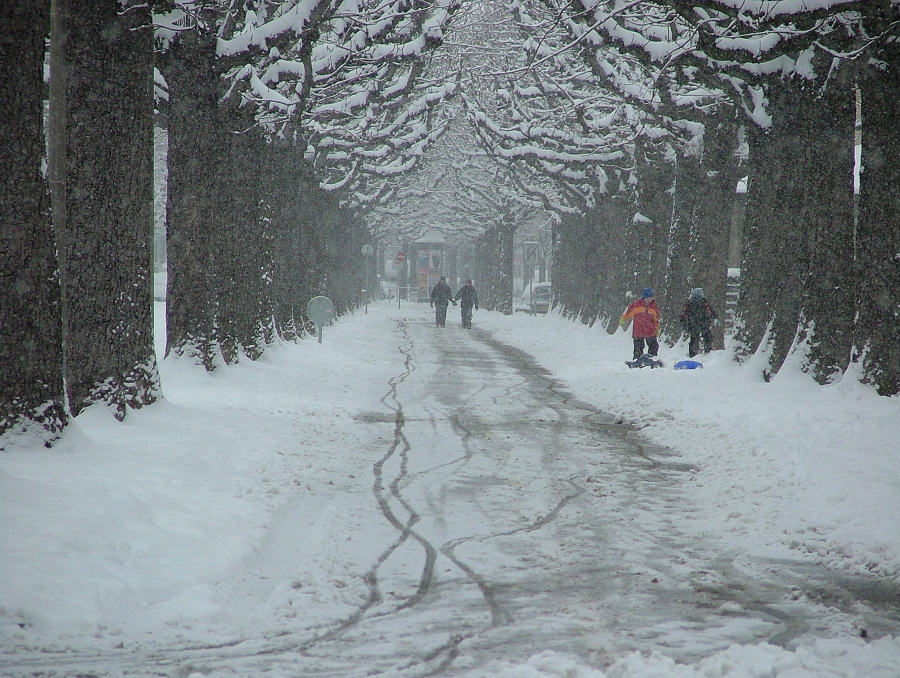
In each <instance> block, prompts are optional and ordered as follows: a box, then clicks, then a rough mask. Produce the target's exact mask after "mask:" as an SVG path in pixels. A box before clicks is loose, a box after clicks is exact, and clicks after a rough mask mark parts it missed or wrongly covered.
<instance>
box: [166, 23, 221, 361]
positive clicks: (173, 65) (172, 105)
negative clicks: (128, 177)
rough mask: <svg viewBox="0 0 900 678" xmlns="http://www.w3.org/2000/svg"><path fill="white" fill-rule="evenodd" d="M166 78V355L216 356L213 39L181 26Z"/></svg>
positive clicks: (217, 138) (217, 187)
mask: <svg viewBox="0 0 900 678" xmlns="http://www.w3.org/2000/svg"><path fill="white" fill-rule="evenodd" d="M164 72H165V78H166V82H167V83H168V85H169V154H168V164H169V193H168V198H167V208H166V251H167V253H168V291H167V300H168V301H167V305H166V316H167V344H166V355H169V354H170V353H174V354H175V355H179V356H186V357H189V358H191V359H194V360H196V361H197V362H198V363H199V364H201V365H203V366H204V367H205V368H206V369H207V370H209V371H212V370H213V369H214V368H215V367H216V365H217V364H218V363H219V362H220V358H219V356H220V353H219V348H218V343H217V341H218V338H217V335H216V308H217V301H218V298H217V292H216V281H217V278H218V271H217V269H218V267H219V266H220V260H219V259H220V257H219V255H218V252H219V250H218V248H219V247H220V243H219V242H218V240H219V234H220V233H221V230H222V229H223V228H224V224H223V219H224V210H223V207H222V202H223V196H224V190H223V188H222V185H221V181H220V175H219V167H220V166H221V158H220V155H219V154H220V152H221V147H222V138H221V132H220V129H221V127H220V114H219V102H218V101H219V96H218V92H219V72H218V67H217V64H216V57H215V50H214V41H213V40H211V39H209V38H206V37H203V36H201V35H199V34H197V33H196V32H193V31H188V32H185V33H182V34H181V35H180V36H179V37H178V39H177V41H176V42H175V43H174V44H173V45H172V47H171V48H170V50H169V52H168V54H167V55H166V66H165V71H164Z"/></svg>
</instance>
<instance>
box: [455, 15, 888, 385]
mask: <svg viewBox="0 0 900 678" xmlns="http://www.w3.org/2000/svg"><path fill="white" fill-rule="evenodd" d="M512 7H513V11H514V13H515V17H516V23H517V27H518V29H519V31H520V36H519V40H520V44H521V49H520V50H519V54H520V55H521V56H520V60H519V63H518V64H517V68H515V69H507V70H506V72H504V73H499V72H496V71H499V69H495V73H494V77H495V78H497V80H498V82H501V84H500V85H499V86H498V87H497V88H496V91H497V96H496V99H495V100H494V102H493V104H492V105H491V106H487V105H485V103H484V101H483V100H477V99H476V98H475V97H467V105H468V107H469V116H470V118H471V120H472V121H473V122H474V123H475V124H476V125H477V128H478V132H479V134H480V136H481V139H482V141H483V144H484V146H485V147H486V148H489V149H490V151H491V154H492V155H493V157H495V158H497V159H498V162H502V163H505V164H506V165H507V167H508V171H510V172H511V173H514V174H516V175H517V176H518V177H519V184H520V185H523V186H526V187H527V186H528V185H533V186H535V188H534V190H531V191H529V192H530V196H531V197H532V198H534V197H536V196H537V197H540V198H541V199H542V200H543V201H544V203H545V205H546V207H547V209H548V210H550V211H552V212H553V213H554V214H555V219H556V228H555V240H554V241H555V249H554V252H553V255H554V271H553V282H554V294H555V297H556V303H557V304H559V305H560V306H561V307H562V309H563V311H564V312H565V313H567V314H570V315H571V316H573V317H578V318H580V319H581V320H582V321H584V322H588V323H594V322H598V321H599V322H601V323H604V324H606V325H608V326H609V327H610V329H612V328H613V327H614V326H615V321H616V320H617V319H618V316H619V314H620V313H621V311H622V308H623V307H624V305H625V304H626V303H627V301H628V300H629V295H634V294H636V293H638V292H639V291H640V289H641V288H643V287H645V286H652V287H654V288H655V289H656V290H657V296H658V297H659V299H660V302H661V307H662V312H663V332H664V334H666V335H667V336H668V338H669V340H670V341H671V340H674V339H675V338H677V336H678V334H680V328H679V327H678V315H679V312H680V309H681V306H682V304H683V303H684V301H685V298H686V295H687V292H688V290H689V289H691V288H692V287H703V288H704V289H705V291H706V292H707V296H708V297H709V298H710V299H711V300H712V301H713V303H714V304H715V305H716V306H717V307H718V308H719V309H720V310H721V309H723V307H724V306H725V291H726V281H727V277H726V270H727V268H728V267H729V265H730V266H732V267H734V269H737V270H735V271H734V274H737V273H738V270H739V276H740V277H739V283H740V288H739V291H740V297H739V302H738V308H737V314H736V319H737V331H736V335H735V339H736V342H737V344H738V348H737V351H736V352H737V357H738V359H744V358H746V357H748V356H750V355H752V354H754V353H756V352H758V351H763V352H765V353H766V354H767V355H768V368H767V369H766V371H765V375H764V376H765V377H766V378H767V379H768V378H769V377H770V376H771V375H772V374H774V373H776V372H777V371H778V370H779V368H780V367H781V365H782V364H783V363H784V361H785V359H786V357H787V356H788V354H789V353H790V352H791V351H792V350H795V349H799V350H802V351H804V352H805V355H804V357H803V359H802V364H803V365H804V368H805V369H807V370H808V371H809V372H810V373H811V374H812V375H813V376H814V378H815V379H816V380H818V381H820V382H822V383H825V382H828V381H830V380H832V379H833V378H835V377H836V376H838V375H840V374H841V373H843V372H844V371H845V370H846V369H847V368H848V367H849V366H850V365H852V364H858V365H859V366H860V369H859V372H860V373H861V374H862V378H863V379H864V380H866V381H868V382H870V383H873V384H874V385H875V386H876V387H877V389H878V391H879V392H880V393H882V394H885V395H891V394H894V393H897V392H898V376H900V307H898V290H900V261H898V243H900V197H898V191H897V186H898V185H900V174H898V162H897V160H896V158H897V157H898V156H897V151H898V143H900V120H898V114H900V109H898V107H897V105H896V102H897V101H898V98H900V82H898V77H900V53H898V49H900V44H898V40H900V17H898V10H900V5H898V3H896V2H893V1H892V0H871V1H870V2H847V1H842V0H828V1H822V2H815V3H809V2H803V1H802V0H793V1H785V2H776V3H773V2H764V1H761V0H749V1H748V0H672V1H662V0H659V1H633V0H577V1H576V2H563V1H562V0H517V1H516V2H513V3H512ZM857 100H858V101H860V102H861V106H860V110H861V119H862V172H861V178H860V188H859V193H858V195H857V196H856V199H857V201H858V204H857V208H856V211H855V208H854V184H853V181H854V180H853V176H854V145H855V141H854V123H855V122H856V110H857V107H856V102H857ZM891 102H893V103H891ZM742 177H748V180H749V192H748V195H747V206H746V220H745V223H744V227H743V229H744V230H743V240H742V242H741V243H739V244H740V245H742V247H741V248H740V251H741V252H742V256H741V260H740V261H739V262H733V263H730V264H729V262H728V250H729V230H730V226H731V222H732V210H733V207H734V203H735V188H736V186H737V184H738V181H739V180H740V179H741V178H742ZM547 178H552V179H553V183H554V187H553V189H552V190H550V191H547V190H545V189H543V188H538V187H537V181H538V180H544V181H545V180H546V179H547ZM632 298H633V297H632ZM720 339H721V337H720Z"/></svg>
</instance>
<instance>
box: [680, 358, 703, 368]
mask: <svg viewBox="0 0 900 678" xmlns="http://www.w3.org/2000/svg"><path fill="white" fill-rule="evenodd" d="M698 367H701V368H702V367H703V363H701V362H699V361H697V360H679V361H678V362H677V363H675V369H676V370H696V369H697V368H698Z"/></svg>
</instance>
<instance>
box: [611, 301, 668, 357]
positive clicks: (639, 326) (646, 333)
mask: <svg viewBox="0 0 900 678" xmlns="http://www.w3.org/2000/svg"><path fill="white" fill-rule="evenodd" d="M629 322H631V323H632V325H631V338H632V339H633V340H634V359H635V360H637V359H638V358H640V357H641V356H642V355H643V354H644V342H646V343H647V353H649V354H650V355H651V356H653V357H654V358H655V357H656V355H657V354H658V353H659V341H658V340H657V338H656V337H657V336H658V335H659V306H657V305H656V299H654V298H653V289H652V288H650V287H648V288H646V289H645V290H644V291H643V292H642V293H641V298H640V299H638V300H637V301H635V302H634V303H632V304H631V305H630V306H629V307H628V308H627V309H625V313H623V314H622V318H621V319H620V320H619V325H621V326H622V327H623V328H624V327H627V326H628V323H629Z"/></svg>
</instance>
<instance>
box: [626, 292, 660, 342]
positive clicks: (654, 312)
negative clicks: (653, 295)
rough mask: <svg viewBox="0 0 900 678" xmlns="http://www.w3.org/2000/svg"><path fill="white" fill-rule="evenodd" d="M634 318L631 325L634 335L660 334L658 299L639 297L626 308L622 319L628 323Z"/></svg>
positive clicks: (649, 335)
mask: <svg viewBox="0 0 900 678" xmlns="http://www.w3.org/2000/svg"><path fill="white" fill-rule="evenodd" d="M629 320H633V321H634V322H633V324H632V326H631V336H632V337H643V338H646V337H655V336H656V335H657V334H659V306H657V305H656V299H650V300H647V299H638V300H637V301H635V302H634V303H633V304H631V306H629V307H628V308H627V309H625V313H623V314H622V321H623V322H625V323H627V322H628V321H629Z"/></svg>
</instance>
